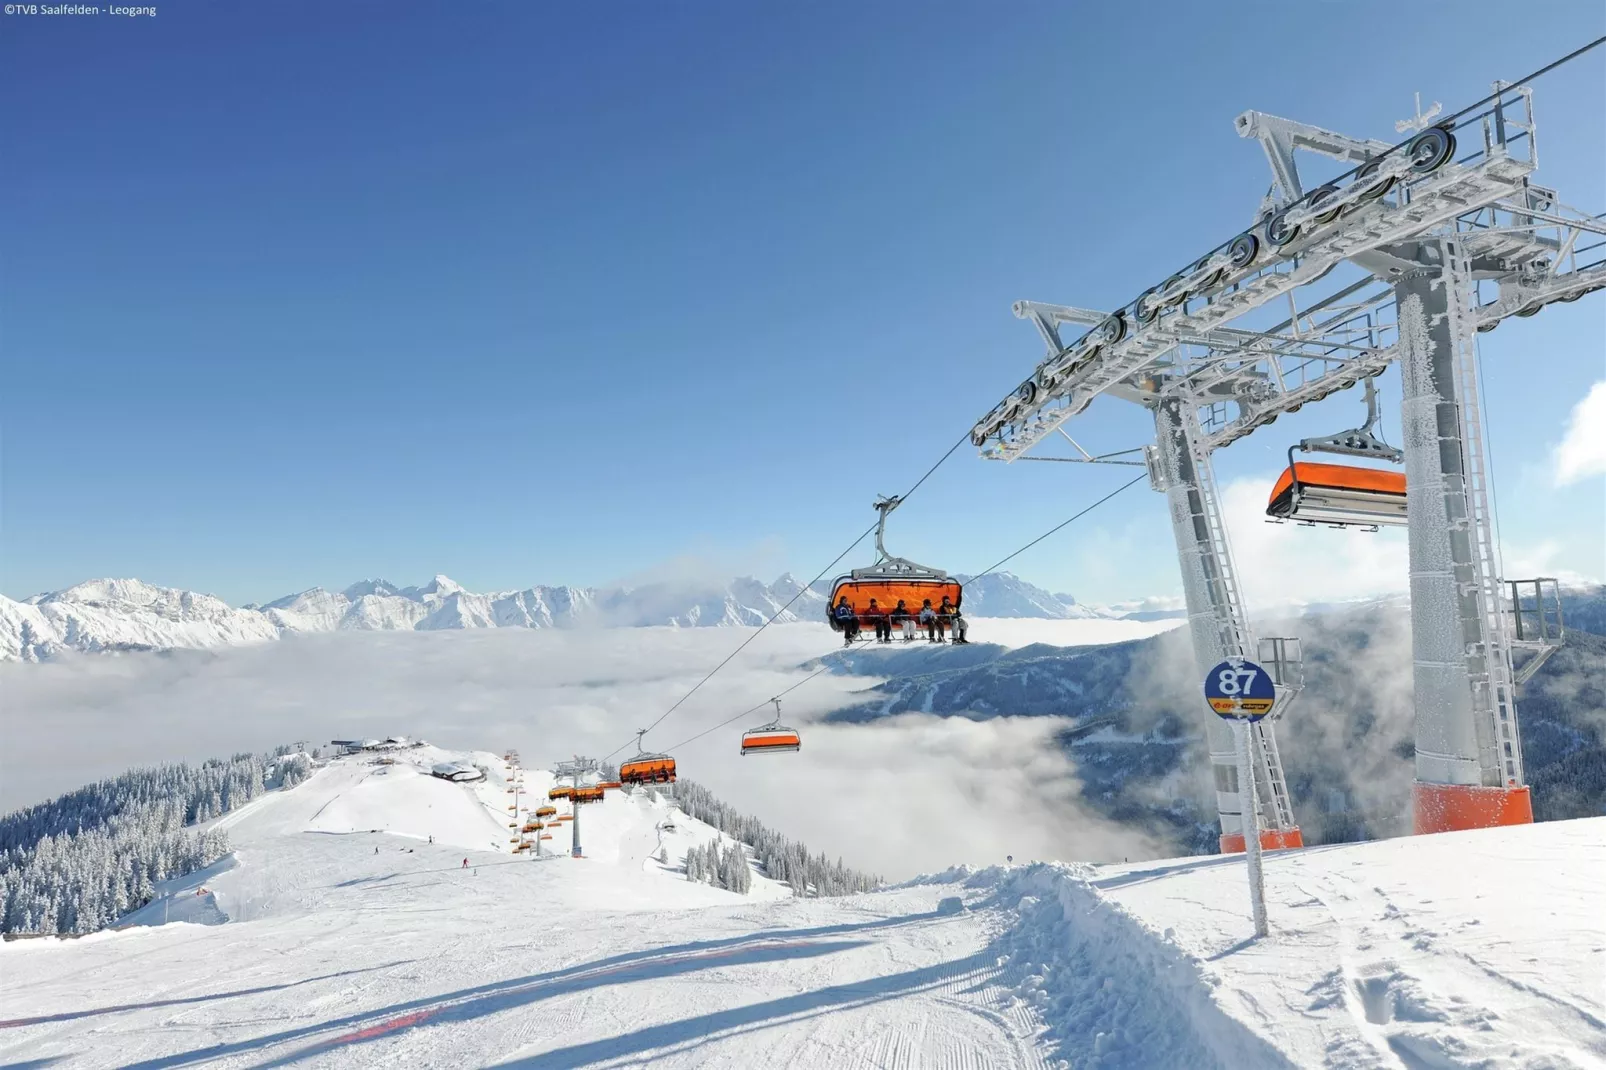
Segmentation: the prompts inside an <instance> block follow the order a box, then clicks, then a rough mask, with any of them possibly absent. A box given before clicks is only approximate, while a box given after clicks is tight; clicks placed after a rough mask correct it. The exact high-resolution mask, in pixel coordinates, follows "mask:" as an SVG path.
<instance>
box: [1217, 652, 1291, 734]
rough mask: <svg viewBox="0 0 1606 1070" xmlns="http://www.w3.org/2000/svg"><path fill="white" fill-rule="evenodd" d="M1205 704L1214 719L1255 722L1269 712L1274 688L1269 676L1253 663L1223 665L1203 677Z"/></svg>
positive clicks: (1275, 698) (1236, 662) (1242, 662)
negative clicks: (1210, 710)
mask: <svg viewBox="0 0 1606 1070" xmlns="http://www.w3.org/2000/svg"><path fill="white" fill-rule="evenodd" d="M1204 693H1205V701H1206V702H1208V703H1210V708H1211V709H1212V710H1215V711H1216V716H1218V717H1224V718H1226V719H1228V720H1242V721H1258V720H1260V719H1261V718H1262V717H1264V716H1266V714H1268V713H1270V712H1271V708H1272V706H1273V705H1274V704H1275V703H1276V701H1277V688H1276V686H1275V685H1274V684H1273V683H1272V679H1271V674H1270V673H1268V672H1267V671H1266V670H1265V669H1262V668H1261V667H1260V666H1259V665H1256V664H1255V663H1254V662H1252V661H1244V660H1242V659H1239V660H1237V661H1224V662H1222V663H1221V664H1220V665H1217V666H1216V667H1215V668H1214V669H1211V670H1210V672H1209V673H1208V674H1206V676H1205V684H1204Z"/></svg>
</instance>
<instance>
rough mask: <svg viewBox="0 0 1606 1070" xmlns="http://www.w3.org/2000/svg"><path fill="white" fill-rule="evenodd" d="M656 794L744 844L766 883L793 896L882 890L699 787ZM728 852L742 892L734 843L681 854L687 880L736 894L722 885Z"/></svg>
mask: <svg viewBox="0 0 1606 1070" xmlns="http://www.w3.org/2000/svg"><path fill="white" fill-rule="evenodd" d="M658 790H659V791H660V792H661V793H662V794H664V795H666V796H667V797H668V798H669V799H671V800H673V801H674V802H675V803H676V804H677V805H678V806H679V807H680V808H681V809H682V810H683V811H685V812H686V815H687V816H688V817H692V818H695V819H697V820H698V821H701V822H703V823H704V824H706V825H712V826H713V827H714V828H716V829H718V830H719V831H721V832H723V833H724V834H725V835H727V836H729V837H730V838H731V839H733V840H736V841H738V844H746V845H747V846H748V847H750V848H752V851H753V858H754V859H755V860H756V861H757V862H758V864H759V865H761V866H763V867H764V875H765V876H767V877H769V878H770V879H771V880H777V881H782V882H784V883H786V884H788V885H790V886H791V888H792V894H793V895H796V896H826V895H852V894H854V893H855V892H872V891H875V889H877V888H879V887H880V886H881V878H880V877H877V876H874V875H873V874H869V873H861V872H859V871H858V870H856V869H850V868H848V867H847V866H845V865H843V863H842V860H841V859H840V858H839V859H837V860H836V861H835V862H831V861H829V860H827V859H826V857H825V855H824V854H823V853H821V854H817V855H810V854H809V851H808V848H807V847H805V846H804V845H803V844H801V843H798V842H796V841H794V840H789V839H787V838H786V837H785V836H782V835H781V834H780V833H778V832H776V831H774V830H773V829H770V828H769V827H767V826H766V825H764V824H763V823H762V822H760V821H758V820H757V819H756V818H751V817H748V816H747V815H746V814H742V813H739V812H737V811H736V810H734V809H732V808H731V807H730V806H729V805H727V804H726V803H723V802H721V801H720V800H719V799H717V798H715V797H714V795H713V793H712V792H710V791H709V790H708V789H707V788H705V787H703V786H702V785H701V784H698V783H696V782H694V781H691V780H684V779H683V780H678V781H676V782H675V783H674V784H671V785H669V786H668V787H667V788H662V789H658ZM710 852H712V853H710ZM733 854H734V855H738V856H740V858H741V865H740V870H741V872H742V874H743V876H741V877H739V878H733V879H739V880H742V881H744V882H745V883H744V887H743V888H741V889H740V890H741V891H746V890H747V888H748V887H750V886H751V884H752V875H751V873H750V871H749V870H748V868H747V858H746V852H744V851H743V850H742V849H741V847H740V846H736V845H733V846H732V847H730V848H729V849H727V850H725V851H720V850H719V848H718V846H717V844H709V845H708V846H707V847H706V848H701V849H699V848H694V849H693V850H692V851H691V852H689V853H688V854H687V856H686V876H687V879H688V880H703V881H706V882H707V883H710V884H715V885H717V886H719V887H721V888H730V889H731V890H732V891H737V890H738V889H735V888H731V886H730V885H729V884H727V883H725V880H726V878H725V877H724V876H723V872H724V871H725V870H728V871H730V872H732V873H734V872H735V871H736V869H737V867H736V866H735V865H734V864H733V863H731V862H730V861H728V858H729V856H730V855H733ZM694 856H695V858H696V861H695V865H696V866H697V867H698V868H697V871H696V872H697V875H696V876H694V875H693V869H692V867H693V865H694V862H693V858H694ZM722 867H723V868H722Z"/></svg>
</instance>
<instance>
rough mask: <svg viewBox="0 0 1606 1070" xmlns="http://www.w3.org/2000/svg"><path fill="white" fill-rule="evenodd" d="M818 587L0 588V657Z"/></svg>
mask: <svg viewBox="0 0 1606 1070" xmlns="http://www.w3.org/2000/svg"><path fill="white" fill-rule="evenodd" d="M829 594H830V585H829V583H825V582H822V583H819V584H816V585H815V586H814V587H812V588H805V587H804V586H803V584H802V583H801V582H799V581H798V580H796V579H795V578H793V577H792V576H791V575H790V574H788V575H783V576H781V577H780V578H779V579H777V580H775V582H773V583H765V582H763V581H762V580H757V579H753V578H751V577H741V578H738V579H735V580H731V581H730V582H728V583H724V584H707V583H703V584H698V583H668V582H666V583H648V584H641V585H638V586H633V587H614V588H595V587H566V586H562V587H547V586H536V587H527V588H525V589H523V590H519V591H498V592H492V593H488V594H477V593H475V592H473V591H469V590H465V589H464V588H463V586H462V585H461V584H459V583H457V582H455V581H453V580H452V579H450V578H448V577H446V576H436V577H435V578H434V579H433V580H431V581H430V582H429V583H426V584H424V585H423V586H421V587H401V586H398V585H396V584H393V583H390V582H388V581H386V580H382V579H369V580H363V581H361V582H359V583H354V584H352V585H351V586H350V587H347V588H346V589H345V590H343V591H328V590H325V589H324V588H322V587H313V588H311V589H310V590H305V591H301V592H299V593H296V594H289V595H285V596H284V597H283V598H276V599H274V600H273V601H271V602H268V603H267V604H265V605H255V604H248V605H245V606H240V607H235V606H231V605H229V604H228V603H226V602H224V601H223V600H222V599H219V598H215V597H213V596H212V595H207V594H197V593H196V592H193V591H184V590H179V589H177V588H172V587H157V586H155V585H153V584H149V583H143V582H141V581H139V580H132V579H130V580H115V579H108V580H91V581H89V582H88V583H80V584H78V585H76V586H74V587H68V588H67V589H65V590H61V591H50V592H47V593H45V594H38V595H34V596H33V597H31V598H27V599H25V600H23V601H21V602H16V601H13V600H11V599H9V598H5V597H3V596H0V660H10V659H18V658H20V659H22V660H24V661H37V660H39V659H40V658H45V657H49V656H51V655H52V654H54V653H57V652H59V651H62V650H76V651H81V652H85V653H102V652H112V651H128V650H169V649H173V648H185V647H189V648H194V647H207V646H220V645H227V644H234V643H250V642H259V641H262V640H267V639H278V638H281V637H283V636H285V635H292V634H303V633H310V632H330V631H345V630H354V631H393V630H418V631H439V630H457V629H468V628H573V627H578V626H582V625H585V626H591V627H628V628H637V627H651V626H654V625H658V626H669V627H677V628H708V627H732V626H747V627H753V626H756V625H759V624H763V623H764V622H765V621H766V620H768V619H769V618H770V617H771V616H773V615H775V614H777V613H779V617H778V618H777V619H778V620H780V621H783V622H785V621H794V620H818V619H820V618H821V617H822V616H823V614H824V611H825V605H826V600H827V598H828V597H829ZM783 607H785V608H784V609H783ZM965 608H966V610H967V611H968V612H969V613H970V614H971V615H972V616H988V617H1034V618H1049V619H1056V620H1066V619H1081V618H1097V617H1103V618H1114V617H1118V616H1119V614H1117V613H1112V612H1109V611H1105V610H1096V609H1088V608H1087V607H1085V606H1081V605H1078V604H1077V603H1076V600H1075V599H1073V598H1072V597H1071V596H1070V595H1065V594H1050V593H1049V592H1048V591H1045V590H1043V589H1042V588H1041V587H1036V586H1033V585H1032V584H1030V583H1027V582H1026V581H1024V580H1022V579H1020V578H1019V577H1017V576H1014V575H1012V574H1010V573H1007V572H1003V573H995V574H993V575H990V576H985V577H983V578H982V579H980V580H976V581H974V582H972V583H970V584H968V585H967V586H966V588H965Z"/></svg>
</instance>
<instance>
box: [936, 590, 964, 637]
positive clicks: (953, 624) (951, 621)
mask: <svg viewBox="0 0 1606 1070" xmlns="http://www.w3.org/2000/svg"><path fill="white" fill-rule="evenodd" d="M937 616H938V618H939V619H940V620H946V621H947V622H948V627H950V628H952V629H953V633H954V642H955V643H968V642H970V640H969V639H966V638H965V633H966V632H968V631H970V624H969V622H968V621H966V620H965V618H964V617H962V616H960V615H959V607H958V606H956V605H954V603H953V600H952V599H950V598H949V597H948V596H947V595H943V596H942V605H941V606H939V607H938V608H937Z"/></svg>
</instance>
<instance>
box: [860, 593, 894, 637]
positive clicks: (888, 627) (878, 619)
mask: <svg viewBox="0 0 1606 1070" xmlns="http://www.w3.org/2000/svg"><path fill="white" fill-rule="evenodd" d="M864 615H865V616H866V617H869V618H870V623H871V625H873V626H874V627H875V639H876V642H878V643H890V642H892V624H891V622H890V621H888V620H887V611H886V610H884V609H882V608H881V607H880V606H878V605H876V600H875V599H874V598H872V599H870V608H869V609H867V610H865V611H864Z"/></svg>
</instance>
